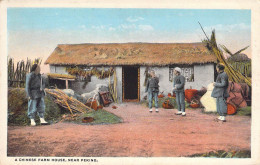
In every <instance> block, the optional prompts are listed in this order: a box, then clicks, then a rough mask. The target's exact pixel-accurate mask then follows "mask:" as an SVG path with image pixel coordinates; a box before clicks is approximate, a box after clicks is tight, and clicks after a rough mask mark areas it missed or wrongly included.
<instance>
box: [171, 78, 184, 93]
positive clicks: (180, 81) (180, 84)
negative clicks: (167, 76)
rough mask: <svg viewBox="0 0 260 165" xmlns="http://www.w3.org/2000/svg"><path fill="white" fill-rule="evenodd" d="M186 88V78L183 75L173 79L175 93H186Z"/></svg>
mask: <svg viewBox="0 0 260 165" xmlns="http://www.w3.org/2000/svg"><path fill="white" fill-rule="evenodd" d="M184 86H185V77H184V76H182V75H177V76H175V77H174V79H173V88H176V89H175V90H174V91H184Z"/></svg>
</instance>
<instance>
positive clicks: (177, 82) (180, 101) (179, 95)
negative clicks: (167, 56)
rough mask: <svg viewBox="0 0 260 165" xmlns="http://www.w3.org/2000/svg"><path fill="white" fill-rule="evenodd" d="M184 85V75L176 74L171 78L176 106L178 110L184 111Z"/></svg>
mask: <svg viewBox="0 0 260 165" xmlns="http://www.w3.org/2000/svg"><path fill="white" fill-rule="evenodd" d="M184 86H185V77H184V76H182V75H177V76H175V77H174V79H173V88H176V89H174V91H173V92H175V94H176V102H177V106H178V111H182V112H185V94H184Z"/></svg>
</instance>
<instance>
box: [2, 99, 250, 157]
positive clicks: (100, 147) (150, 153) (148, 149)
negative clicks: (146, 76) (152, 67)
mask: <svg viewBox="0 0 260 165" xmlns="http://www.w3.org/2000/svg"><path fill="white" fill-rule="evenodd" d="M117 106H118V108H117V109H112V108H111V107H112V106H110V107H106V108H105V110H107V111H109V112H112V113H114V114H116V115H118V116H120V117H122V118H123V120H124V122H123V123H119V124H113V125H78V124H72V123H57V124H53V125H48V126H36V127H30V126H26V127H24V126H9V127H8V152H7V153H8V156H79V157H90V156H93V157H111V156H120V157H127V156H133V157H137V156H138V157H180V156H188V155H192V154H196V153H204V152H210V151H216V150H225V151H233V150H250V137H251V136H250V132H251V118H250V117H247V116H228V117H227V122H226V123H222V122H215V121H214V118H216V117H217V116H216V115H214V114H203V113H201V110H200V109H188V110H187V111H186V112H187V116H186V117H182V116H176V115H174V112H176V110H165V109H160V112H159V113H155V112H153V113H149V112H148V109H147V108H145V107H144V106H142V105H140V104H135V103H125V104H120V105H117Z"/></svg>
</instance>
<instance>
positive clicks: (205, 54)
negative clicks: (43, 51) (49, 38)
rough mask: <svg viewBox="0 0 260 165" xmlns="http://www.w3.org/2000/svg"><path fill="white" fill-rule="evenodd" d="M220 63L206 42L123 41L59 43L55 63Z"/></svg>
mask: <svg viewBox="0 0 260 165" xmlns="http://www.w3.org/2000/svg"><path fill="white" fill-rule="evenodd" d="M212 62H214V63H216V62H217V58H216V57H215V56H214V55H213V54H212V53H211V52H210V51H208V50H207V48H206V47H205V45H204V44H203V43H122V44H116V43H114V44H74V45H58V46H57V48H56V49H55V50H54V51H53V53H52V54H51V55H50V56H49V58H48V59H47V60H46V62H45V64H52V65H55V64H56V65H61V64H62V65H89V66H98V65H103V66H104V65H157V66H165V65H171V64H194V63H197V64H198V63H199V64H202V63H212Z"/></svg>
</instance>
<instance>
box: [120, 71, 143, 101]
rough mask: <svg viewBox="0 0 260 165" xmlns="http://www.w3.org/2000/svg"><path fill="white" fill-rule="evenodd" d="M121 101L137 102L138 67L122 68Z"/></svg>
mask: <svg viewBox="0 0 260 165" xmlns="http://www.w3.org/2000/svg"><path fill="white" fill-rule="evenodd" d="M122 85H123V101H139V67H134V66H125V67H123V84H122Z"/></svg>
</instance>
